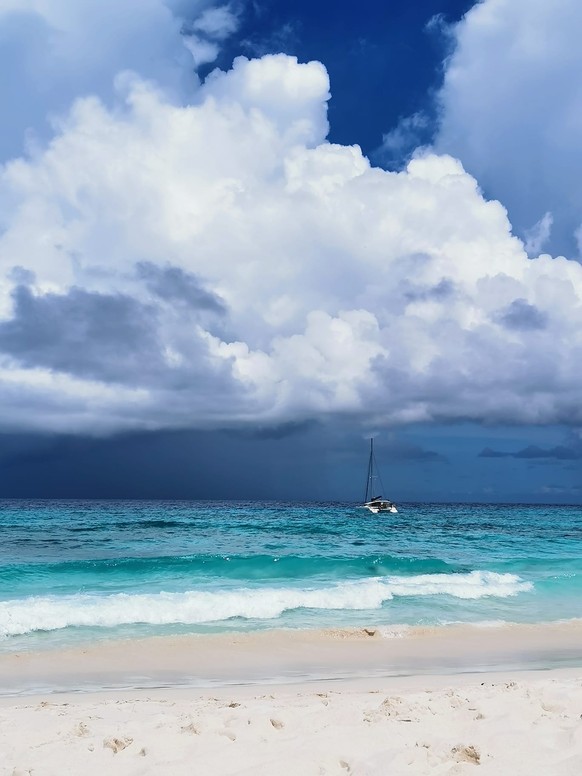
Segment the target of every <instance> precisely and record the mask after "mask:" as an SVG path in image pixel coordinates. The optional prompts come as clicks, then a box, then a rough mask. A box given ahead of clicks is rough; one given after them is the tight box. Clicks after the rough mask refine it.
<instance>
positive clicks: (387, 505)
mask: <svg viewBox="0 0 582 776" xmlns="http://www.w3.org/2000/svg"><path fill="white" fill-rule="evenodd" d="M375 472H378V473H377V474H376V473H375ZM375 480H378V482H379V483H380V490H381V492H382V493H383V492H384V486H383V485H382V478H381V477H380V472H379V471H378V465H377V463H376V456H375V455H374V440H373V439H370V460H369V461H368V477H367V479H366V495H365V496H364V506H365V507H367V508H368V509H369V510H370V512H373V513H374V514H375V515H377V514H378V512H398V510H397V509H396V504H394V503H392V501H388V499H387V498H384V496H372V493H374V491H375V490H376V489H377V485H376V484H375V482H374V481H375Z"/></svg>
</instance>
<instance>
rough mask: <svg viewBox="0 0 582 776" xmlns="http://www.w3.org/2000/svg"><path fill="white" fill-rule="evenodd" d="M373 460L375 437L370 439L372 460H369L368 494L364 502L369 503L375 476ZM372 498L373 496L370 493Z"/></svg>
mask: <svg viewBox="0 0 582 776" xmlns="http://www.w3.org/2000/svg"><path fill="white" fill-rule="evenodd" d="M373 460H374V439H373V438H372V439H370V460H369V461H368V476H367V477H366V495H365V496H364V504H367V503H368V494H369V493H370V492H371V488H372V476H373V471H372V468H373V465H374V464H373ZM370 498H372V496H371V495H370Z"/></svg>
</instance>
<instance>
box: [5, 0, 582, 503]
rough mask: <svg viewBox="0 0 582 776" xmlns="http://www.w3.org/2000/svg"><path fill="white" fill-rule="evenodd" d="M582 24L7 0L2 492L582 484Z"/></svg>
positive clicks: (314, 492)
mask: <svg viewBox="0 0 582 776" xmlns="http://www.w3.org/2000/svg"><path fill="white" fill-rule="evenodd" d="M581 30H582V12H581V11H580V10H579V9H578V7H577V5H576V4H575V2H574V0H559V2H558V3H557V4H556V3H553V4H550V3H549V0H527V2H526V0H513V1H510V0H483V2H481V3H479V4H473V3H472V2H457V1H455V2H453V0H442V2H439V0H423V2H416V3H397V2H390V3H380V2H378V3H376V2H370V3H367V4H364V5H359V6H356V5H347V4H345V5H338V4H334V3H326V2H321V3H317V4H313V3H307V2H296V3H288V2H283V1H282V0H278V1H275V0H272V1H271V2H268V1H265V2H259V1H258V0H255V1H254V2H245V1H244V0H241V2H233V3H213V2H211V0H123V1H122V2H120V1H119V0H99V1H98V0H87V3H86V4H85V5H84V6H83V8H82V9H80V7H79V5H78V4H77V3H73V2H72V0H51V2H49V0H34V1H33V0H26V1H25V2H15V1H14V2H13V0H4V2H0V64H1V65H2V67H3V70H4V72H9V73H10V75H11V77H10V78H8V79H3V81H2V84H1V85H0V100H2V102H3V104H4V106H5V110H4V111H3V114H4V116H5V121H4V123H3V128H2V132H1V133H0V161H1V162H2V168H1V171H0V202H1V203H2V213H1V215H0V222H1V224H0V262H1V263H2V273H1V277H2V282H1V283H0V370H1V379H0V406H1V407H2V410H1V411H0V428H1V431H2V433H1V435H0V466H2V472H3V474H2V476H1V478H0V496H6V497H74V498H80V497H84V496H87V497H165V498H168V497H177V498H192V497H201V498H213V497H241V498H306V499H309V498H317V499H326V498H332V499H334V498H336V499H348V500H351V499H358V498H359V497H360V490H361V481H362V479H363V473H365V466H366V455H367V439H368V438H369V437H370V436H371V435H374V436H375V437H376V439H377V449H378V456H379V459H380V462H381V464H382V466H383V468H384V469H385V471H384V480H385V482H386V483H389V490H390V494H389V495H390V496H391V497H393V498H394V499H396V500H400V501H414V500H437V501H532V502H536V501H543V502H546V501H556V502H559V503H579V502H580V501H581V500H582V492H581V490H580V487H581V483H580V470H581V467H580V460H581V459H582V444H581V442H580V425H581V423H582V406H581V405H580V400H579V395H578V394H579V389H578V374H579V373H580V367H581V366H582V363H581V361H582V341H580V334H579V332H580V331H582V328H581V327H580V325H579V324H580V323H582V320H581V321H579V320H578V319H579V317H582V269H581V267H580V261H579V259H580V244H581V242H582V237H581V235H582V191H580V188H581V187H582V183H581V181H580V179H579V175H578V174H577V170H578V169H579V166H578V165H577V162H578V161H582V159H579V157H580V156H581V155H582V151H580V149H579V143H578V138H579V132H580V128H581V127H582V106H581V105H580V101H579V95H578V86H577V79H576V78H575V75H574V74H575V73H576V72H579V68H580V66H581V65H582V54H580V53H579V46H578V45H577V41H578V36H579V32H580V31H581ZM225 472H227V474H226V476H225Z"/></svg>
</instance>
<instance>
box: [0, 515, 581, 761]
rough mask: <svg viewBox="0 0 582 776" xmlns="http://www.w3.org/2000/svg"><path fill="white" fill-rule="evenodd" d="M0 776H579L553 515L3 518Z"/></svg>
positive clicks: (571, 630)
mask: <svg viewBox="0 0 582 776" xmlns="http://www.w3.org/2000/svg"><path fill="white" fill-rule="evenodd" d="M0 529H1V531H2V536H3V542H2V544H1V546H0V570H1V572H2V573H1V574H0V774H2V775H3V774H7V776H18V775H19V774H28V775H29V776H31V775H33V776H45V775H46V776H52V775H53V774H54V775H55V776H56V775H57V774H58V775H59V776H61V774H71V775H72V776H76V774H89V776H90V775H91V774H103V773H104V772H107V773H111V774H115V773H119V774H136V775H137V774H156V776H157V774H162V775H164V774H171V776H174V774H212V776H215V775H217V776H222V774H224V775H225V776H226V775H227V774H233V775H234V774H236V775H238V774H249V776H250V774H253V776H256V775H257V774H259V776H260V775H261V774H264V776H271V774H273V775H274V776H286V775H288V776H304V774H306V775H308V774H316V775H317V776H319V774H334V773H335V774H350V773H351V774H360V775H361V776H384V775H385V774H386V776H394V775H396V776H398V774H401V773H402V774H414V776H416V774H455V773H461V774H462V773H473V772H474V770H475V768H478V769H479V770H478V771H477V772H478V773H485V774H487V773H490V774H495V775H496V776H504V775H505V774H508V776H509V775H510V774H511V776H513V775H514V774H524V776H525V774H527V776H532V774H534V776H536V775H537V774H539V776H555V775H559V774H579V773H580V765H579V764H580V762H582V718H581V716H580V715H581V714H582V619H581V614H582V612H581V610H580V593H581V586H580V580H581V579H582V517H581V514H580V511H579V510H578V509H574V508H565V507H532V506H523V505H521V506H519V505H518V506H507V505H506V506H495V505H473V506H467V505H409V506H408V507H407V508H406V511H404V510H403V512H402V514H401V513H399V514H397V515H392V516H391V517H390V520H389V521H386V520H385V519H380V518H378V517H377V516H374V515H372V516H370V517H367V518H366V520H365V521H363V520H362V519H361V513H360V512H358V510H357V509H356V508H355V507H354V506H353V505H343V506H341V505H338V506H337V507H335V508H334V512H333V520H330V513H329V510H328V509H327V508H326V507H324V506H321V505H313V504H302V505H296V504H254V503H253V504H249V503H242V502H241V503H225V504H218V503H205V502H200V503H192V502H86V501H84V502H74V503H73V502H71V503H68V502H30V503H29V504H25V505H22V504H20V503H6V504H4V507H3V509H2V511H1V513H0Z"/></svg>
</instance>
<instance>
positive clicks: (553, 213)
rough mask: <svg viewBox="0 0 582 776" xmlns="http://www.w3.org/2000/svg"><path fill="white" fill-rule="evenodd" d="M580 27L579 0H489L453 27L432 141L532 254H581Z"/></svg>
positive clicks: (485, 0)
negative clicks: (502, 213)
mask: <svg viewBox="0 0 582 776" xmlns="http://www.w3.org/2000/svg"><path fill="white" fill-rule="evenodd" d="M581 28H582V6H581V5H580V3H579V2H577V0H555V2H549V0H483V1H482V2H479V3H476V4H475V5H474V7H473V8H472V9H471V10H470V11H469V12H468V13H467V14H466V16H465V17H464V19H463V20H462V21H461V22H459V24H457V25H456V26H455V27H454V28H453V29H452V30H451V34H452V37H453V41H454V44H455V49H454V53H453V54H452V56H451V57H450V59H449V61H448V63H447V66H446V72H445V79H444V85H443V87H442V90H441V92H440V95H439V102H440V108H441V114H442V115H441V126H440V131H439V133H438V137H437V139H436V142H435V148H436V150H437V151H439V152H444V153H450V154H453V155H454V156H457V157H458V158H460V159H462V161H463V164H464V165H465V167H466V169H467V170H468V172H470V173H471V174H473V175H475V176H476V178H477V179H478V180H479V182H480V184H481V185H482V186H483V188H484V190H485V191H486V192H487V194H488V195H489V196H493V197H496V198H498V199H500V200H501V201H502V202H503V203H504V204H505V205H506V206H507V208H508V210H509V214H510V217H511V220H512V222H513V224H514V227H515V228H516V230H517V231H518V233H519V234H523V235H525V236H526V237H527V238H528V243H529V247H530V250H531V251H532V253H533V252H535V251H537V252H539V250H541V249H542V247H544V248H545V249H547V250H550V251H552V252H554V253H564V254H565V255H566V256H578V257H579V256H580V255H581V253H582V251H581V250H580V246H579V245H578V244H577V243H578V242H579V235H580V231H579V227H580V224H581V223H582V179H581V177H580V175H579V172H578V171H579V169H580V164H581V162H582V149H581V146H580V142H579V140H580V133H581V130H582V101H581V99H580V97H581V94H580V79H579V78H578V77H577V74H578V73H579V72H580V70H581V68H582V48H581V47H580V45H579V38H580V29H581ZM550 227H551V233H550Z"/></svg>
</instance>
